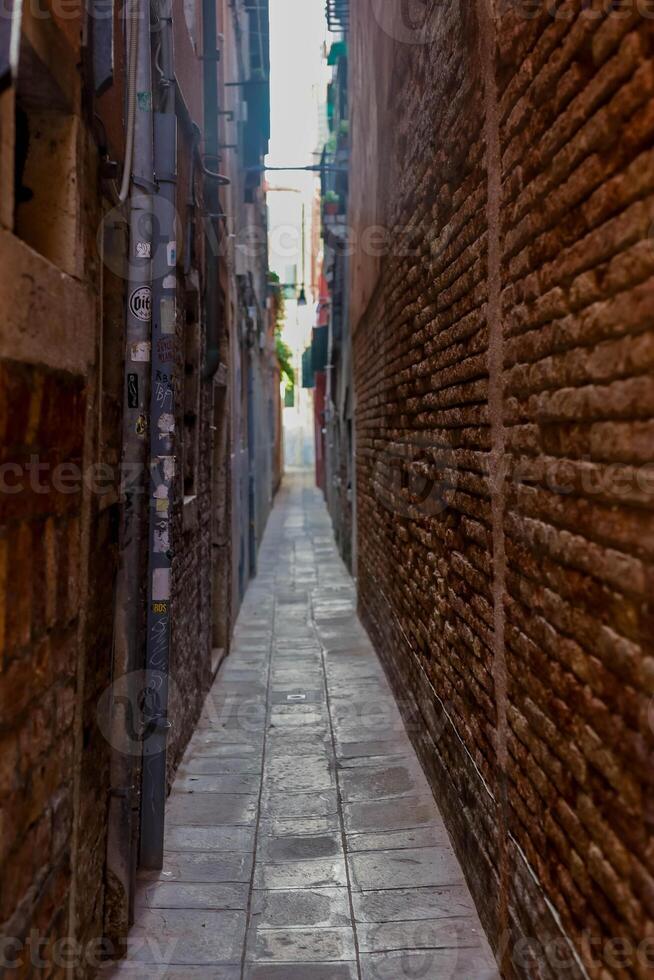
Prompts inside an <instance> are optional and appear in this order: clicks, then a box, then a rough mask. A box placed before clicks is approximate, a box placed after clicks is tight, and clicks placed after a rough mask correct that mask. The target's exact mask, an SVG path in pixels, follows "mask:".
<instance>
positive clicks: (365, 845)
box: [346, 824, 450, 852]
mask: <svg viewBox="0 0 654 980" xmlns="http://www.w3.org/2000/svg"><path fill="white" fill-rule="evenodd" d="M449 843H450V839H449V837H448V834H447V831H446V829H445V825H444V824H442V825H439V824H433V825H429V826H426V827H414V828H413V829H412V830H391V831H388V832H387V833H385V834H347V836H346V847H347V850H348V851H350V852H355V851H380V850H388V851H390V850H401V849H402V848H405V847H441V846H449Z"/></svg>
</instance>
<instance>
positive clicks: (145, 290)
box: [129, 286, 152, 320]
mask: <svg viewBox="0 0 654 980" xmlns="http://www.w3.org/2000/svg"><path fill="white" fill-rule="evenodd" d="M129 308H130V311H131V312H132V313H133V314H134V316H135V317H136V318H137V319H138V320H149V319H151V317H152V290H151V289H150V287H149V286H139V288H138V289H135V290H134V292H133V293H132V294H131V296H130V298H129Z"/></svg>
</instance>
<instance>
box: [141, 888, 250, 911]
mask: <svg viewBox="0 0 654 980" xmlns="http://www.w3.org/2000/svg"><path fill="white" fill-rule="evenodd" d="M248 895H249V883H248V882H243V883H242V884H236V883H232V884H214V883H212V884H195V883H194V884H190V883H182V882H177V881H160V882H157V883H156V884H153V885H148V886H147V887H146V888H142V889H140V890H139V892H138V894H137V896H136V906H137V907H138V908H150V909H242V910H245V909H247V907H248Z"/></svg>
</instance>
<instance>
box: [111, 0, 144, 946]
mask: <svg viewBox="0 0 654 980" xmlns="http://www.w3.org/2000/svg"><path fill="white" fill-rule="evenodd" d="M125 16H126V18H129V20H128V21H127V26H128V28H129V30H130V31H136V32H137V37H136V84H135V86H134V89H132V87H131V86H130V91H131V92H132V94H133V97H134V99H135V100H136V104H135V106H133V107H132V113H133V120H134V143H133V156H132V161H131V164H130V161H127V162H126V166H127V167H128V169H129V168H130V165H131V171H132V173H131V181H132V182H131V195H130V199H129V216H128V221H129V243H128V263H127V287H128V288H127V304H126V312H125V368H124V388H123V399H124V400H123V432H122V460H121V481H122V486H121V490H122V498H123V499H122V507H121V526H120V557H119V567H118V575H117V580H116V600H115V624H114V652H113V691H112V701H111V747H112V754H111V769H110V779H111V788H110V796H109V814H108V834H107V887H108V898H107V922H106V927H107V933H108V935H113V936H115V937H118V938H120V937H121V936H124V935H125V934H126V931H127V929H128V928H129V925H130V924H131V922H132V920H133V907H134V887H135V876H136V852H135V847H134V842H135V833H134V815H135V812H136V810H137V801H138V788H137V786H138V784H137V774H138V758H139V755H140V742H139V740H138V736H137V737H134V727H133V720H134V715H135V714H138V699H139V691H140V687H141V684H140V678H139V674H138V672H139V671H140V668H141V667H142V646H141V639H142V632H141V630H142V624H143V618H142V617H143V605H142V593H141V585H142V581H141V557H142V546H143V535H144V527H143V492H144V472H145V460H146V441H147V412H148V402H149V391H150V364H149V361H150V311H151V297H152V288H151V276H152V270H151V250H152V237H151V222H150V210H151V189H152V185H153V170H154V167H153V158H152V112H151V107H150V105H149V102H148V98H147V97H148V96H149V94H150V4H149V0H133V2H130V3H128V4H127V5H126V14H125ZM130 36H131V37H133V35H130ZM128 110H129V106H128ZM128 114H129V113H128Z"/></svg>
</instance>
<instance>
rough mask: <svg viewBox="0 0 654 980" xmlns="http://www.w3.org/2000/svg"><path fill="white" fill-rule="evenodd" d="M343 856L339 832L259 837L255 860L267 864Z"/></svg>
mask: <svg viewBox="0 0 654 980" xmlns="http://www.w3.org/2000/svg"><path fill="white" fill-rule="evenodd" d="M342 854H343V840H342V837H341V834H340V833H339V832H336V833H331V834H314V835H309V834H301V835H299V836H297V837H290V836H284V837H260V838H259V847H258V849H257V860H258V861H263V862H265V863H269V864H279V863H281V862H284V861H304V860H309V859H314V858H331V857H337V856H341V855H342Z"/></svg>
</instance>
